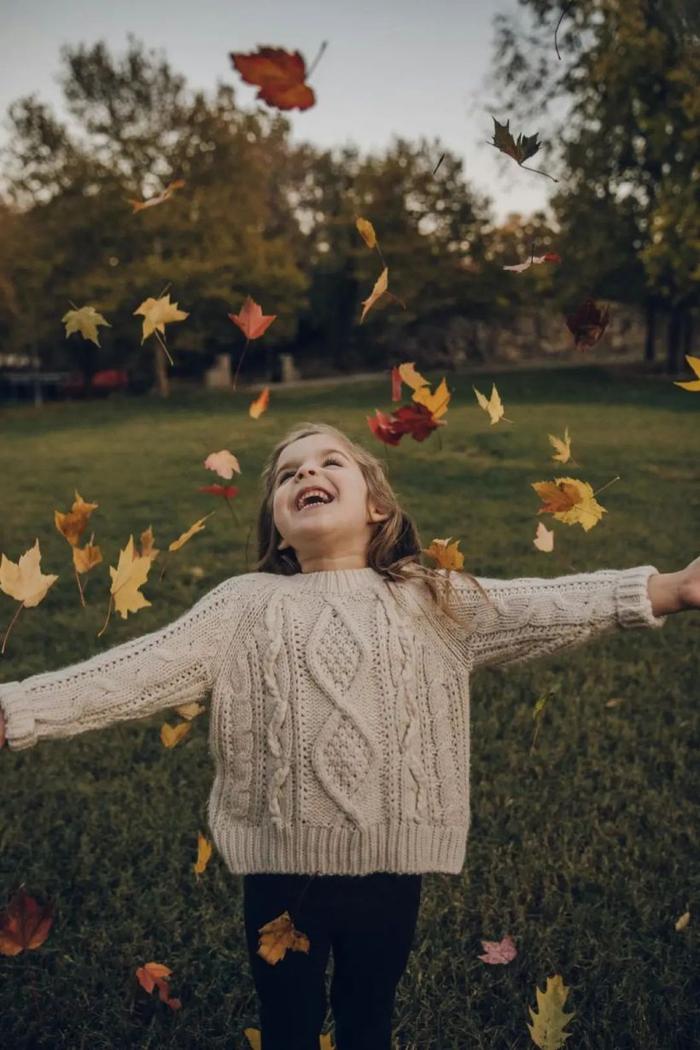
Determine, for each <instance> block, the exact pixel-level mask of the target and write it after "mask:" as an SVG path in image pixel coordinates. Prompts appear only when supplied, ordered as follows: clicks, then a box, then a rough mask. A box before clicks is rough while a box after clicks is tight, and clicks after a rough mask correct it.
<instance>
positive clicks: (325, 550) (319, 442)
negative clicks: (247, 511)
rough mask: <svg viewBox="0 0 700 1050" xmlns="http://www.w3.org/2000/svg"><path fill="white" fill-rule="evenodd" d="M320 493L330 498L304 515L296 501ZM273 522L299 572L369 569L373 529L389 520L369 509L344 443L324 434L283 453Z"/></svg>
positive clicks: (275, 486)
mask: <svg viewBox="0 0 700 1050" xmlns="http://www.w3.org/2000/svg"><path fill="white" fill-rule="evenodd" d="M309 487H319V488H321V489H324V490H325V492H327V493H328V494H329V495H330V496H332V497H333V498H332V499H331V501H330V502H328V503H319V504H318V505H314V506H313V507H310V508H309V509H307V510H304V509H299V508H298V506H297V499H298V497H299V495H300V493H301V492H302V490H303V489H305V488H309ZM272 506H273V518H274V522H275V525H276V527H277V530H278V532H279V533H280V535H281V536H282V540H281V541H280V543H279V545H278V549H279V550H284V548H285V547H291V548H293V550H294V551H295V553H296V556H297V560H298V562H299V564H300V565H301V567H302V572H320V571H324V570H337V569H360V568H366V567H367V548H368V546H369V542H370V540H371V538H372V533H373V525H374V523H375V522H378V521H383V520H384V519H385V518H387V517H388V515H387V514H384V515H382V514H379V513H378V511H377V510H376V507H374V506H373V505H372V506H370V501H369V499H368V492H367V483H366V482H365V479H364V475H363V473H362V471H361V470H360V467H359V464H358V463H357V461H356V460H355V459H354V458H353V456H352V453H351V452H350V449H349V448H348V447H347V446H346V445H345V443H344V442H341V441H339V439H337V438H333V437H330V436H329V435H328V434H309V436H308V437H304V438H298V439H297V440H296V441H293V442H291V444H289V445H287V447H286V448H285V449H283V451H282V453H281V454H280V457H279V459H278V461H277V466H276V468H275V474H274V476H273V505H272Z"/></svg>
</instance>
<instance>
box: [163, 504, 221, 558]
mask: <svg viewBox="0 0 700 1050" xmlns="http://www.w3.org/2000/svg"><path fill="white" fill-rule="evenodd" d="M212 514H216V511H215V510H212V511H210V512H209V513H208V514H205V515H204V517H203V518H199V519H198V520H197V521H195V523H194V525H190V527H189V529H187V531H186V532H183V533H182V535H181V536H178V538H177V539H176V540H173V542H172V543H171V544H169V546H168V550H169V551H179V550H180V547H184V545H185V544H186V543H187V541H188V540H189V539H191V538H192V536H194V534H195V533H196V532H201V531H202V529H203V528H205V525H204V522H205V521H206V520H207V518H210V517H211V516H212Z"/></svg>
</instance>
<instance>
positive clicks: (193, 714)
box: [173, 700, 207, 722]
mask: <svg viewBox="0 0 700 1050" xmlns="http://www.w3.org/2000/svg"><path fill="white" fill-rule="evenodd" d="M206 709H207V708H206V705H205V704H200V703H198V701H197V700H193V701H192V703H191V704H178V706H177V707H175V708H173V710H174V711H175V712H176V713H177V714H178V715H180V717H181V718H186V719H187V721H188V722H191V721H192V719H193V718H199V716H200V715H202V714H204V712H205V711H206Z"/></svg>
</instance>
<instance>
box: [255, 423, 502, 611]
mask: <svg viewBox="0 0 700 1050" xmlns="http://www.w3.org/2000/svg"><path fill="white" fill-rule="evenodd" d="M312 434H327V435H328V436H329V437H330V438H333V440H336V441H340V442H342V444H343V445H344V446H345V447H346V448H348V450H349V451H350V452H351V453H352V455H353V458H354V459H355V461H356V462H357V464H358V466H359V468H360V470H361V471H362V474H363V475H364V479H365V482H366V484H367V490H368V495H369V498H370V499H371V500H372V501H373V502H374V504H375V505H376V507H377V509H378V510H379V513H380V514H388V517H387V518H386V520H384V521H380V522H377V523H376V524H375V529H374V534H373V536H372V539H371V540H370V543H369V547H368V550H367V563H368V566H369V567H370V568H372V569H374V570H375V571H376V572H378V573H380V574H381V575H382V576H383V577H384V578H385V580H386V581H387V583H390V582H401V581H406V580H410V579H419V580H422V581H424V583H425V585H426V586H427V588H428V590H429V591H430V594H431V596H432V598H433V601H434V602H435V603H436V605H437V606H438V608H439V609H440V611H441V612H443V613H444V614H446V615H447V616H449V617H451V618H452V619H455V620H456V616H455V614H454V612H453V611H452V609H451V608H450V605H449V601H450V596H451V595H452V592H453V585H452V582H451V580H450V572H451V571H453V570H447V575H445V576H443V575H441V574H440V573H439V572H438V570H437V569H433V568H430V567H428V566H425V565H422V564H421V562H420V555H421V550H422V548H421V540H420V535H419V533H418V529H417V527H416V524H415V522H414V521H413V519H412V518H411V517H409V515H408V514H406V513H405V511H403V510H402V508H401V506H400V504H399V501H398V498H397V496H396V493H395V492H394V490H393V489H392V487H391V485H390V483H389V479H388V478H387V476H386V473H385V471H384V464H383V463H382V462H381V460H379V459H378V458H377V457H376V456H374V455H373V454H372V453H371V452H369V451H368V450H367V449H366V448H364V447H363V446H362V445H360V444H358V443H356V442H355V441H352V440H351V439H350V438H349V437H348V436H347V435H346V434H344V433H343V431H342V430H338V428H337V427H334V426H331V425H330V424H329V423H300V424H298V425H297V426H296V427H293V428H292V429H291V430H289V431H288V432H287V433H286V434H285V436H284V437H283V438H282V440H281V441H279V442H278V443H277V444H276V445H275V447H274V448H273V449H272V452H271V453H270V456H269V458H268V460H267V462H266V464H265V466H264V468H263V470H262V473H261V481H262V486H263V498H262V503H261V505H260V509H259V511H258V529H257V533H258V561H257V562H256V563H255V565H254V566H253V571H255V572H272V573H277V574H279V575H282V576H293V575H296V574H297V573H299V572H301V571H302V570H301V566H300V565H299V562H298V560H297V556H296V552H295V551H294V550H293V549H292V548H291V547H288V548H286V549H285V550H281V551H280V550H278V549H277V548H278V544H279V543H280V542H281V540H282V536H281V535H280V533H279V531H278V529H277V527H276V525H275V522H274V515H273V500H274V479H275V470H276V466H277V463H278V461H279V458H280V456H281V454H282V452H283V451H284V449H285V448H286V447H287V445H290V444H291V443H292V442H293V441H297V440H298V439H299V438H304V437H309V436H310V435H312ZM462 575H463V576H466V577H467V578H468V579H469V580H471V581H472V582H473V583H474V584H475V585H476V587H477V588H478V589H479V590H480V591H481V593H482V594H483V595H484V597H485V598H486V599H487V600H488V595H486V592H485V591H484V590H483V588H482V587H481V585H480V584H479V582H478V580H476V578H475V577H474V576H471V575H470V574H469V573H462Z"/></svg>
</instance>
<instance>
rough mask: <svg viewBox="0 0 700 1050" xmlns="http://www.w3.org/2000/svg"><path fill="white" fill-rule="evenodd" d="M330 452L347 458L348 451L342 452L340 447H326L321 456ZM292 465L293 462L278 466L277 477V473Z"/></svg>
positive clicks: (320, 453)
mask: <svg viewBox="0 0 700 1050" xmlns="http://www.w3.org/2000/svg"><path fill="white" fill-rule="evenodd" d="M329 452H338V453H339V454H340V455H341V456H345V458H346V459H347V453H346V452H342V451H341V449H339V448H324V449H323V450H322V451H321V452H319V456H327V455H328V454H329ZM290 466H291V463H285V464H284V465H283V466H281V467H278V468H277V470H276V471H275V477H277V475H278V474H279V473H280V472H281V471H283V470H286V469H287V467H290Z"/></svg>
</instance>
